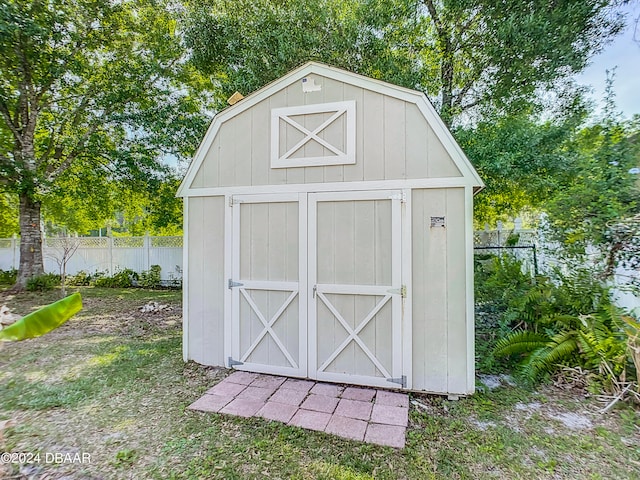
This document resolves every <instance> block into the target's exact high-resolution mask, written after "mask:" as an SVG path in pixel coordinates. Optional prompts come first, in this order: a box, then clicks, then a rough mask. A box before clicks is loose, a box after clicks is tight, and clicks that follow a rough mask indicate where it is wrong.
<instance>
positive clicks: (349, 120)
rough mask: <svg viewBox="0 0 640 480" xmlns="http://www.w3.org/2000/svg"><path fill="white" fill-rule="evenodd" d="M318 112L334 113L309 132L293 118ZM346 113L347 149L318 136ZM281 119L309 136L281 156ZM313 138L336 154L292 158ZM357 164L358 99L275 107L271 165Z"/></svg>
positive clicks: (272, 126) (272, 120) (277, 166)
mask: <svg viewBox="0 0 640 480" xmlns="http://www.w3.org/2000/svg"><path fill="white" fill-rule="evenodd" d="M318 113H333V114H334V115H332V116H331V118H329V119H328V120H326V121H325V122H323V123H322V124H321V125H319V126H318V127H316V128H315V129H314V130H313V131H309V130H308V129H306V128H305V127H304V126H302V125H300V124H299V123H298V122H296V121H295V120H293V119H291V118H290V117H292V116H295V115H311V114H318ZM343 115H345V117H346V118H345V120H346V132H345V135H346V138H345V139H344V140H345V149H344V151H342V150H340V149H339V148H337V147H335V146H334V145H331V143H330V142H327V141H326V140H324V139H322V138H320V137H318V134H319V133H321V132H322V131H323V130H325V129H326V128H328V127H329V126H330V125H331V124H332V123H333V122H334V121H336V120H338V119H339V118H340V117H342V116H343ZM280 120H283V121H284V122H286V123H287V124H289V125H291V126H292V127H294V128H296V129H297V130H299V131H300V132H302V133H303V134H304V135H305V137H304V138H303V139H302V140H300V142H298V143H297V144H296V145H294V146H293V147H292V148H290V149H289V151H287V152H285V153H284V154H282V155H280V133H281V131H280ZM310 140H315V141H316V142H318V143H319V144H320V145H322V146H323V147H325V148H327V149H329V150H332V151H333V152H334V153H335V155H331V156H320V157H303V158H290V155H292V154H294V153H295V152H297V151H298V150H299V149H300V148H302V147H303V146H304V145H305V144H306V143H307V142H309V141H310ZM354 163H356V102H355V101H354V100H349V101H344V102H332V103H320V104H316V105H301V106H297V107H284V108H274V109H272V110H271V168H291V167H315V166H324V165H349V164H354Z"/></svg>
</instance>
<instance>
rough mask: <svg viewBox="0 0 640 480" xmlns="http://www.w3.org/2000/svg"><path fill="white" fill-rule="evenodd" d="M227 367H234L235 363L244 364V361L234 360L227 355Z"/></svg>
mask: <svg viewBox="0 0 640 480" xmlns="http://www.w3.org/2000/svg"><path fill="white" fill-rule="evenodd" d="M228 363H229V367H234V366H235V365H244V362H239V361H238V360H234V359H233V358H231V357H229V362H228Z"/></svg>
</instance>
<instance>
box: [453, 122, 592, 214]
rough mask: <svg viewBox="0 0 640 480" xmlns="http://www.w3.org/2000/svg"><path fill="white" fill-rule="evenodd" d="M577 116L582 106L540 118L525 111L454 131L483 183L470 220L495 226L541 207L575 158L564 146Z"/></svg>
mask: <svg viewBox="0 0 640 480" xmlns="http://www.w3.org/2000/svg"><path fill="white" fill-rule="evenodd" d="M582 119H583V115H582V111H581V110H578V111H575V112H573V113H572V114H571V115H568V116H565V117H561V118H557V119H555V120H553V121H544V122H542V121H539V120H536V119H535V118H534V117H533V116H531V115H525V114H523V115H511V116H503V117H496V116H489V117H487V119H486V120H483V121H481V122H478V123H477V124H476V125H474V126H472V127H467V128H458V129H456V130H454V133H455V136H456V138H457V140H458V142H459V143H460V145H461V146H462V148H463V150H464V151H465V152H466V154H467V155H468V157H469V159H470V160H471V162H472V163H473V164H474V166H475V167H476V169H477V170H478V172H479V173H480V176H481V177H482V178H483V179H484V181H485V184H486V188H485V190H483V192H482V194H481V195H478V196H477V197H476V199H475V201H474V219H475V221H476V222H477V223H478V224H479V225H483V224H484V223H485V222H486V223H489V224H490V225H494V224H495V222H496V220H507V219H509V218H514V217H516V216H518V215H521V214H522V213H523V212H526V211H532V212H539V211H541V210H542V209H544V208H545V206H546V204H547V202H548V200H549V198H551V197H552V196H553V195H554V194H555V193H556V191H557V190H558V189H559V188H562V182H561V181H560V180H561V179H562V178H566V177H567V173H568V169H570V167H571V165H572V163H573V161H574V155H573V154H572V153H570V152H568V151H567V149H566V144H567V142H568V141H569V140H570V139H571V138H572V136H573V135H574V132H575V131H576V128H577V126H578V124H579V123H580V122H581V121H582Z"/></svg>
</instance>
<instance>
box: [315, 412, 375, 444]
mask: <svg viewBox="0 0 640 480" xmlns="http://www.w3.org/2000/svg"><path fill="white" fill-rule="evenodd" d="M366 430H367V422H365V421H364V420H357V419H355V418H349V417H341V416H340V415H331V420H329V423H328V424H327V428H326V429H325V432H327V433H331V434H332V435H338V436H340V437H344V438H349V439H351V440H358V441H360V442H361V441H363V440H364V432H365V431H366Z"/></svg>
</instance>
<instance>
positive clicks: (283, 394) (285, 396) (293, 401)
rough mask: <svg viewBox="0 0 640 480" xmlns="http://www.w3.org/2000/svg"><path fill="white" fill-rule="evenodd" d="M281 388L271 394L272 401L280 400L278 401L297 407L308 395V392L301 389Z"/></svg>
mask: <svg viewBox="0 0 640 480" xmlns="http://www.w3.org/2000/svg"><path fill="white" fill-rule="evenodd" d="M285 386H286V383H285V385H283V386H282V388H279V389H278V390H276V392H275V393H274V394H273V395H271V398H270V399H269V401H270V402H278V403H286V404H287V405H295V406H296V407H297V406H298V405H300V404H301V403H302V401H303V400H304V399H305V397H306V396H307V392H305V391H300V390H291V389H289V388H284V387H285Z"/></svg>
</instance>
